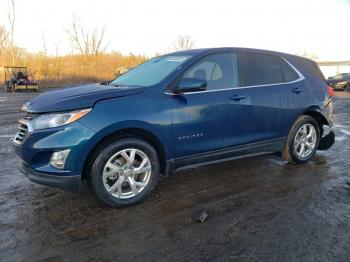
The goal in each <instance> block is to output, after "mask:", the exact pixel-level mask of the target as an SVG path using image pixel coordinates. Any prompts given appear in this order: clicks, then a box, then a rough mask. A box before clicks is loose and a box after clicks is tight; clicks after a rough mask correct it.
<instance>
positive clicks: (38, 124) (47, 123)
mask: <svg viewBox="0 0 350 262" xmlns="http://www.w3.org/2000/svg"><path fill="white" fill-rule="evenodd" d="M90 111H91V108H89V109H83V110H77V111H72V112H64V113H52V114H51V113H50V114H43V115H40V116H38V117H37V118H34V119H33V120H32V121H31V122H30V124H31V126H32V129H33V130H38V129H44V128H50V127H57V126H63V125H67V124H69V123H72V122H74V121H76V120H78V119H79V118H82V117H83V116H85V115H86V114H87V113H89V112H90Z"/></svg>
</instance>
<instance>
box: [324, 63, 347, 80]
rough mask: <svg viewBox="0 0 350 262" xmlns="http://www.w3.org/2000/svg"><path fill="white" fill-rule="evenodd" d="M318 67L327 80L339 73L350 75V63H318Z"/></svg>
mask: <svg viewBox="0 0 350 262" xmlns="http://www.w3.org/2000/svg"><path fill="white" fill-rule="evenodd" d="M318 65H319V67H320V69H321V71H322V73H323V74H324V76H325V77H326V78H328V77H330V76H335V75H336V74H338V73H350V61H335V62H318Z"/></svg>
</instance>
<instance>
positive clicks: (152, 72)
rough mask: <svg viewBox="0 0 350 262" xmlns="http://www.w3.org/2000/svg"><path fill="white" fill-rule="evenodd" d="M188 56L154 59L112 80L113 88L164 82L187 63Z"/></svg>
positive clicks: (144, 85)
mask: <svg viewBox="0 0 350 262" xmlns="http://www.w3.org/2000/svg"><path fill="white" fill-rule="evenodd" d="M189 58H191V56H188V55H167V56H161V57H155V58H152V59H150V60H148V61H147V62H145V63H143V64H141V65H139V66H137V67H135V68H134V69H132V70H130V71H129V72H126V73H125V74H123V75H121V76H119V77H118V78H117V79H115V80H113V81H112V82H111V83H110V85H113V86H123V85H129V86H142V87H147V86H152V85H155V84H157V83H159V82H161V81H162V80H164V79H165V78H166V77H167V76H168V75H169V74H170V73H172V72H173V71H174V70H175V69H176V68H178V67H179V66H180V65H182V64H183V63H184V62H185V61H187V60H188V59H189Z"/></svg>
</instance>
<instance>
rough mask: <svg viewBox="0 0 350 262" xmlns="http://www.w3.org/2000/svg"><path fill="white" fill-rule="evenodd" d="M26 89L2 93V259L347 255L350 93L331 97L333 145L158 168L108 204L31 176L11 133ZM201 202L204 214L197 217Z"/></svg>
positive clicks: (275, 258) (349, 246) (26, 95)
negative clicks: (147, 193)
mask: <svg viewBox="0 0 350 262" xmlns="http://www.w3.org/2000/svg"><path fill="white" fill-rule="evenodd" d="M34 95H36V94H35V93H34V94H31V93H16V94H5V93H0V161H1V162H0V260H1V261H87V260H89V261H109V260H113V261H165V260H175V261H198V260H200V261H211V260H216V261H227V260H231V261H350V95H349V93H348V94H342V95H341V97H338V98H336V99H335V109H334V113H335V115H334V117H335V132H336V135H337V140H336V143H335V145H334V146H333V148H331V149H330V150H328V151H325V152H318V153H317V155H316V157H315V158H314V160H313V161H311V162H309V163H307V164H304V165H290V164H287V163H285V162H283V161H281V159H280V157H279V156H277V155H269V156H263V157H253V158H248V159H243V160H238V161H230V162H226V163H221V164H215V165H211V166H207V167H202V168H198V169H193V170H188V171H183V172H181V173H178V174H177V175H175V176H171V177H167V178H162V179H161V181H160V183H159V185H158V187H157V188H156V191H155V193H154V194H153V195H152V196H151V197H150V198H149V199H148V200H147V201H146V202H144V203H142V204H139V205H137V206H133V207H130V208H124V209H112V208H109V207H107V206H105V205H103V204H101V203H100V202H98V201H97V200H95V198H94V197H93V196H92V195H91V194H90V192H89V191H88V189H87V187H86V185H85V184H84V186H83V190H82V193H81V194H74V193H68V192H64V191H61V190H59V189H54V188H49V187H45V186H41V185H37V184H34V183H32V182H30V181H29V180H28V179H27V178H26V177H24V175H22V174H21V173H20V172H19V171H18V170H17V168H16V164H17V157H16V156H15V154H14V152H13V150H12V148H11V146H10V144H9V140H10V139H11V138H12V137H13V136H14V135H15V133H16V129H17V127H16V121H17V120H18V118H20V117H21V114H20V113H19V108H20V106H21V105H22V104H23V103H24V102H26V101H27V100H29V99H30V98H31V97H33V96H34ZM203 210H206V211H207V213H208V215H209V216H208V218H207V220H206V221H205V222H204V223H199V222H197V218H198V216H199V215H200V214H201V212H202V211H203Z"/></svg>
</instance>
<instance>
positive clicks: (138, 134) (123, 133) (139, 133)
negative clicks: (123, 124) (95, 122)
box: [82, 127, 167, 179]
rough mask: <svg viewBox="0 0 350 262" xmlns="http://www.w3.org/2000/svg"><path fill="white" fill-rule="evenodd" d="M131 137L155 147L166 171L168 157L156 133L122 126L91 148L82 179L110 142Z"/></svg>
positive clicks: (161, 170)
mask: <svg viewBox="0 0 350 262" xmlns="http://www.w3.org/2000/svg"><path fill="white" fill-rule="evenodd" d="M131 137H133V138H139V139H141V140H144V141H146V142H147V143H149V144H150V145H151V146H153V147H154V149H155V150H156V152H157V154H158V157H159V162H160V172H161V173H165V172H166V168H167V167H166V159H167V157H166V152H165V148H164V146H163V144H162V143H161V141H160V140H159V139H158V138H157V136H156V135H154V134H153V133H152V132H150V131H148V130H145V129H142V128H134V127H132V128H121V129H119V130H116V131H114V132H112V133H110V134H108V135H106V136H104V137H103V138H102V139H100V140H99V141H98V142H97V143H96V144H95V145H94V147H93V148H92V149H91V150H90V152H89V154H88V156H87V157H86V159H85V162H84V166H83V172H82V179H85V178H86V176H87V172H88V170H89V169H91V166H92V161H93V159H94V158H95V157H96V156H97V155H98V153H99V152H100V151H101V150H102V149H103V148H104V147H105V146H106V145H107V144H108V143H110V142H111V141H115V140H118V139H122V138H131Z"/></svg>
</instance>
